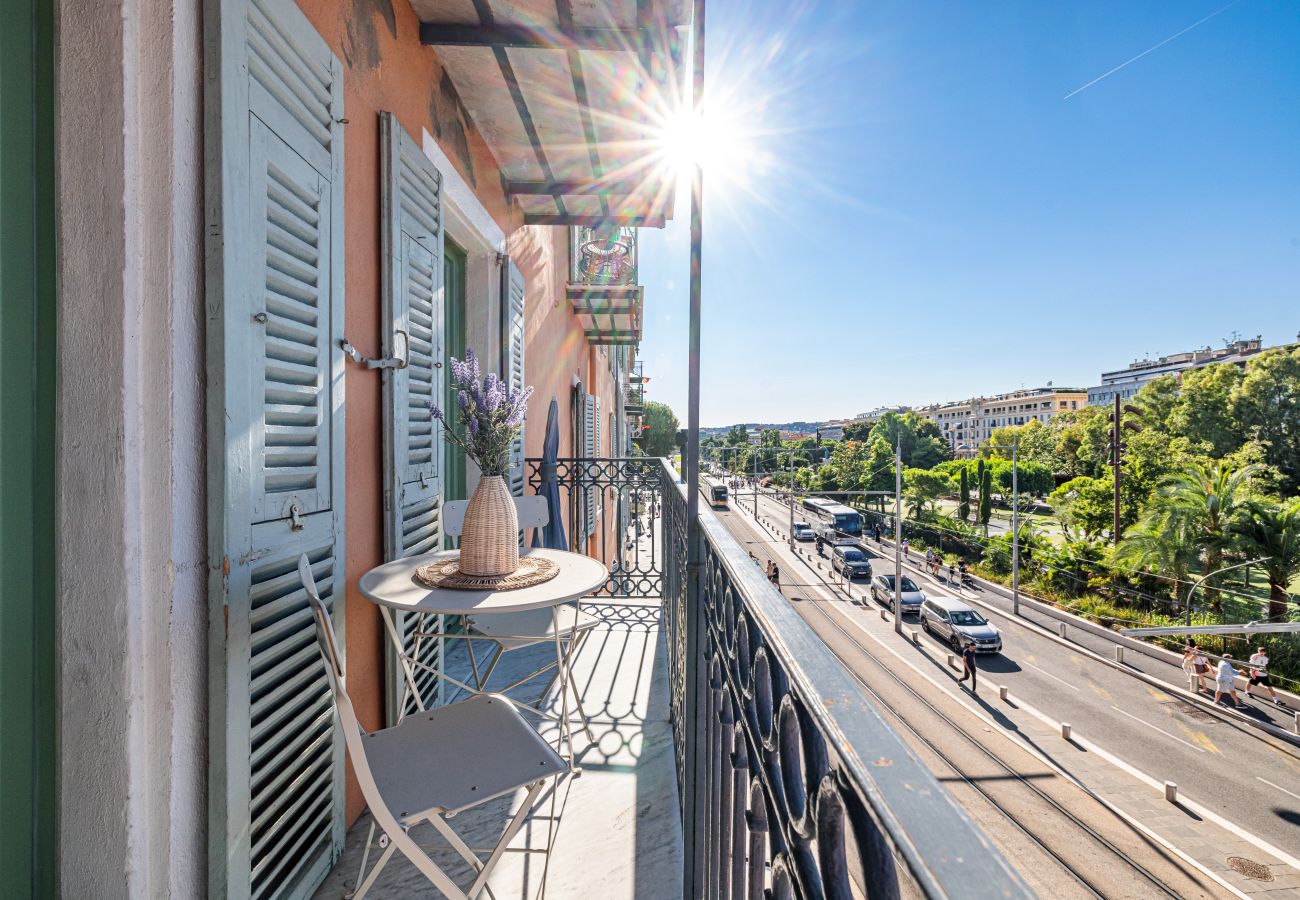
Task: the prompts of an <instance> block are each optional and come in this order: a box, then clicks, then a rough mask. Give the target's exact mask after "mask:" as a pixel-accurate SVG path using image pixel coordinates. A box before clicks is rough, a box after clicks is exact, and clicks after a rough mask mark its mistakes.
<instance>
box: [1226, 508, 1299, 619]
mask: <svg viewBox="0 0 1300 900" xmlns="http://www.w3.org/2000/svg"><path fill="white" fill-rule="evenodd" d="M1235 531H1236V533H1237V537H1238V540H1239V546H1240V547H1241V549H1242V551H1243V552H1244V553H1245V554H1246V555H1247V556H1248V557H1250V558H1259V557H1265V556H1266V557H1268V559H1267V560H1266V561H1265V562H1264V563H1263V564H1262V565H1263V569H1264V573H1265V575H1266V576H1267V577H1268V618H1269V621H1270V622H1287V621H1289V616H1290V608H1289V607H1290V602H1291V594H1290V592H1289V590H1288V586H1289V585H1290V583H1291V579H1293V578H1295V577H1296V576H1297V575H1300V498H1293V499H1291V500H1289V501H1288V502H1286V503H1283V504H1281V505H1278V504H1273V503H1268V502H1265V501H1262V500H1258V499H1256V500H1250V501H1247V504H1246V510H1245V514H1244V515H1242V516H1241V517H1240V518H1238V519H1237V521H1236V523H1235Z"/></svg>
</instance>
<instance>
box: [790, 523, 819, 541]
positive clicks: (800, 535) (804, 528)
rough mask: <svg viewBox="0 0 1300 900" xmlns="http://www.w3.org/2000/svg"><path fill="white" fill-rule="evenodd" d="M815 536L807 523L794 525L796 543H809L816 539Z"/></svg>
mask: <svg viewBox="0 0 1300 900" xmlns="http://www.w3.org/2000/svg"><path fill="white" fill-rule="evenodd" d="M816 537H817V534H816V533H815V532H814V531H813V530H812V526H811V525H809V524H808V523H807V522H795V523H794V539H795V540H796V541H811V540H814V539H816Z"/></svg>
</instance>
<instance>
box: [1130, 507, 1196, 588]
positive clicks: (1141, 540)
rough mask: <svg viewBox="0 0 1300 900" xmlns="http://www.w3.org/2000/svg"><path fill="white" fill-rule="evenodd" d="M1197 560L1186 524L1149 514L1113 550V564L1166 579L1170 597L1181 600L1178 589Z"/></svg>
mask: <svg viewBox="0 0 1300 900" xmlns="http://www.w3.org/2000/svg"><path fill="white" fill-rule="evenodd" d="M1199 557H1200V545H1199V544H1198V542H1197V540H1196V536H1195V534H1193V532H1192V529H1191V527H1190V526H1189V524H1188V522H1187V521H1186V520H1184V519H1180V518H1177V517H1169V516H1165V515H1162V514H1160V512H1159V511H1158V510H1153V511H1152V512H1151V513H1149V514H1147V515H1146V516H1144V517H1143V518H1142V520H1141V521H1139V522H1138V523H1137V524H1136V525H1135V526H1133V527H1132V528H1130V529H1129V530H1128V531H1127V532H1126V533H1125V535H1124V539H1123V540H1122V541H1120V542H1119V544H1118V545H1117V546H1116V547H1115V561H1116V562H1118V563H1120V564H1122V565H1131V566H1136V567H1139V568H1142V569H1145V570H1147V571H1149V572H1154V573H1156V574H1159V575H1164V576H1166V577H1168V578H1169V579H1170V581H1171V584H1170V593H1171V596H1173V598H1174V599H1175V600H1181V593H1180V592H1181V590H1182V585H1183V584H1185V583H1186V582H1187V578H1188V573H1189V572H1190V571H1191V569H1192V566H1194V565H1195V564H1196V561H1197V560H1198V559H1199Z"/></svg>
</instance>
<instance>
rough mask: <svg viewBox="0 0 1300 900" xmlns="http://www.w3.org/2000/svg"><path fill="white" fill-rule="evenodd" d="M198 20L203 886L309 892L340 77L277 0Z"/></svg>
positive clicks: (318, 729)
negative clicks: (203, 393)
mask: <svg viewBox="0 0 1300 900" xmlns="http://www.w3.org/2000/svg"><path fill="white" fill-rule="evenodd" d="M206 28H207V40H206V48H207V52H206V54H205V56H206V65H207V66H208V78H207V84H208V94H207V96H206V98H205V103H206V115H207V119H206V129H205V132H206V174H207V200H206V207H207V213H208V223H207V224H208V227H207V250H206V253H207V291H206V302H207V307H208V310H207V312H208V328H207V334H208V384H209V389H208V397H207V408H208V500H209V528H208V532H209V549H210V557H209V558H210V561H211V578H210V599H211V602H210V620H209V621H210V626H209V635H210V639H209V661H208V675H209V704H208V709H209V732H208V738H209V740H208V755H209V785H208V806H209V828H208V839H209V855H208V866H209V894H210V895H211V896H215V897H235V898H245V897H252V898H261V897H277V898H279V897H307V896H310V895H311V893H312V891H313V890H314V889H315V887H316V886H317V885H318V884H319V883H320V881H321V880H322V879H323V878H324V877H325V875H326V874H327V873H328V872H329V869H330V867H331V866H332V865H333V863H334V862H335V860H337V858H338V857H339V855H340V854H341V852H342V847H343V837H344V827H343V826H344V819H343V800H344V795H343V773H344V753H343V742H342V735H341V732H340V730H339V729H338V727H337V725H336V723H335V716H334V710H333V703H332V699H331V696H330V691H329V685H328V683H327V681H326V677H325V670H324V667H323V666H322V664H321V658H320V654H319V652H318V650H317V648H316V640H315V633H314V626H313V623H312V616H311V610H310V608H309V607H308V603H307V598H306V594H305V593H304V592H303V590H302V585H301V583H300V581H299V578H298V575H297V569H296V566H297V559H298V556H299V554H301V553H306V554H307V555H308V557H309V558H310V560H311V563H312V568H313V571H314V573H315V576H316V580H317V583H318V584H319V586H320V589H321V596H322V598H323V599H325V602H326V603H327V605H329V607H330V608H331V611H332V613H333V615H334V620H335V622H338V623H340V624H342V623H343V622H344V621H345V616H344V615H343V609H342V602H343V600H342V598H343V593H344V583H345V579H344V573H343V559H344V553H343V522H344V516H343V512H344V511H343V496H344V469H343V448H344V432H343V354H342V350H341V349H340V345H339V342H340V339H341V338H342V329H343V129H342V126H341V125H340V124H339V121H338V120H340V119H342V118H343V84H342V75H341V67H340V65H339V61H338V59H337V58H335V56H334V55H333V54H332V53H331V52H330V50H329V47H328V45H327V44H326V43H325V42H324V40H322V39H321V37H320V35H319V34H317V33H316V31H315V30H314V29H313V28H312V27H311V24H310V23H309V22H308V21H307V19H306V17H305V16H303V14H302V13H301V12H300V11H299V10H298V7H297V6H296V5H295V4H294V3H293V2H292V0H216V2H214V3H213V4H212V7H211V9H210V11H209V16H208V18H207V21H206Z"/></svg>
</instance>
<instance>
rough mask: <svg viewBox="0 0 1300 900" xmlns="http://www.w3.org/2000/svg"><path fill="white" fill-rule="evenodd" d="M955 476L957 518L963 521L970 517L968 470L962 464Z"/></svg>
mask: <svg viewBox="0 0 1300 900" xmlns="http://www.w3.org/2000/svg"><path fill="white" fill-rule="evenodd" d="M957 478H958V487H957V499H958V503H957V518H959V519H961V520H962V521H963V522H965V521H966V520H967V519H969V518H970V470H969V469H968V468H967V467H966V466H962V467H961V469H960V474H959V475H958V476H957Z"/></svg>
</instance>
